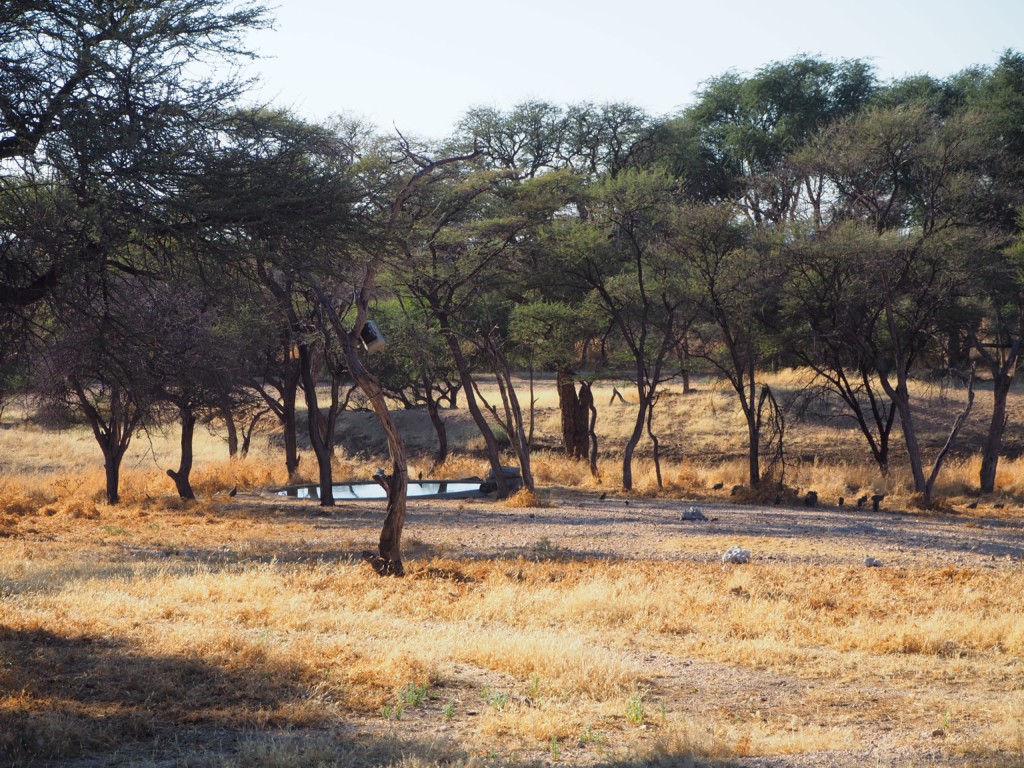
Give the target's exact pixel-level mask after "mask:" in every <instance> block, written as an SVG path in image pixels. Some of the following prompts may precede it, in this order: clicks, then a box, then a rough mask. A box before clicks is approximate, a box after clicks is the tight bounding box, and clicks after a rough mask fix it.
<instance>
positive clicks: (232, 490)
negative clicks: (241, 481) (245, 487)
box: [228, 485, 238, 496]
mask: <svg viewBox="0 0 1024 768" xmlns="http://www.w3.org/2000/svg"><path fill="white" fill-rule="evenodd" d="M236 493H238V486H237V485H236V486H235V487H234V488H232V489H231V490H230V491H228V496H234V495H235V494H236Z"/></svg>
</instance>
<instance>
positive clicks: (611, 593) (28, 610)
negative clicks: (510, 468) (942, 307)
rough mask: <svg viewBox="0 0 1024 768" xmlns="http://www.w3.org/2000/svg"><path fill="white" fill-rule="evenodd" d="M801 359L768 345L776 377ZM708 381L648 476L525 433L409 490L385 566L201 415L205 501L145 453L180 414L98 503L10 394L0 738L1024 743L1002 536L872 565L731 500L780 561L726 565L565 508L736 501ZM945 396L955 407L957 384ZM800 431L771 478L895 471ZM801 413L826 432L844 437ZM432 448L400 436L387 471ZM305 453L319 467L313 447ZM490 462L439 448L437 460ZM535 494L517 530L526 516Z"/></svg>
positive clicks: (314, 749)
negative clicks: (507, 485) (454, 492)
mask: <svg viewBox="0 0 1024 768" xmlns="http://www.w3.org/2000/svg"><path fill="white" fill-rule="evenodd" d="M798 383H799V375H798V374H796V373H792V372H786V373H784V374H780V375H779V376H778V378H777V379H774V380H773V382H772V385H773V387H774V388H776V389H777V390H779V391H781V390H784V389H785V387H787V386H792V387H795V386H797V384H798ZM602 389H603V388H596V392H597V393H598V397H597V401H598V406H599V408H601V413H602V419H603V421H604V427H603V429H605V430H606V431H605V432H604V433H603V435H602V440H603V444H605V445H608V446H613V445H615V443H616V441H617V440H621V439H622V438H623V434H624V431H628V429H629V428H631V426H632V424H631V420H630V413H629V411H628V408H627V407H623V406H618V405H615V406H608V405H607V402H608V398H609V397H610V387H609V388H607V391H606V392H605V391H602ZM621 389H623V388H621V387H620V390H621ZM623 392H624V394H625V391H624V390H623ZM544 396H545V397H548V398H549V399H550V395H549V394H545V395H544ZM933 396H934V399H935V402H936V404H937V405H936V407H937V408H938V407H939V401H940V399H941V393H935V394H934V395H933ZM731 402H732V401H731V399H730V397H729V394H728V392H726V391H724V390H721V389H720V388H707V389H705V390H702V391H698V392H697V393H695V394H694V395H692V396H687V397H683V396H681V395H672V396H668V397H666V399H665V401H664V402H662V403H661V404H660V405H659V407H664V408H665V410H664V411H663V421H661V422H660V425H661V426H659V427H658V428H659V429H661V430H663V431H664V434H663V436H662V439H663V441H665V443H666V444H675V445H679V444H685V445H690V444H691V443H692V444H694V445H698V444H700V445H704V444H711V443H714V444H715V445H717V446H733V447H732V448H729V449H728V450H724V451H722V453H721V454H718V453H715V454H709V453H708V452H706V451H705V452H701V451H699V450H694V451H687V452H686V453H685V455H683V454H678V453H676V454H672V453H671V452H670V455H669V456H668V457H667V458H666V459H665V462H664V464H663V467H662V470H663V475H664V483H665V488H663V489H661V490H659V489H658V488H657V484H656V481H655V474H654V468H653V466H652V463H651V460H650V458H649V456H645V455H641V456H640V457H639V458H638V460H637V463H636V465H635V469H634V476H635V479H636V488H635V490H634V492H633V493H632V494H628V495H624V494H621V492H619V491H618V490H617V477H618V473H619V471H620V467H619V464H618V461H617V460H616V459H615V458H614V456H613V455H608V454H606V457H605V458H603V459H602V460H601V462H600V467H599V469H600V472H599V477H597V478H594V477H592V476H591V474H590V472H589V470H588V468H587V467H586V465H585V464H581V463H579V462H574V461H570V460H568V459H566V458H564V457H563V456H561V455H559V454H557V453H554V452H548V453H545V452H540V453H538V454H537V456H536V457H535V460H534V469H535V474H536V479H537V482H538V488H539V490H538V492H537V493H536V494H530V493H526V492H523V493H521V494H517V495H516V496H514V497H512V498H511V499H509V500H508V501H506V502H504V503H503V504H502V505H492V504H488V503H484V504H480V503H466V504H463V503H456V502H452V503H448V504H441V503H435V504H434V505H432V506H424V507H422V508H421V507H416V508H414V509H413V510H412V514H411V516H410V519H409V521H408V523H407V529H406V551H407V556H408V562H407V568H408V576H407V578H405V579H402V580H396V579H380V578H378V577H377V576H376V574H375V573H374V572H373V571H372V570H371V569H369V568H367V567H366V566H365V564H363V563H362V562H361V560H360V559H359V558H358V552H359V551H360V550H362V549H365V548H367V547H368V546H372V542H373V541H374V537H375V535H376V531H377V529H378V527H379V524H380V519H379V514H378V513H379V512H380V510H379V509H376V507H370V506H362V507H361V506H359V505H358V504H355V505H349V506H347V507H342V508H340V509H339V511H338V512H336V513H335V514H333V515H331V516H329V517H324V516H320V515H318V514H317V511H318V510H317V508H316V507H313V506H310V505H305V504H302V503H298V502H284V501H279V500H277V499H272V498H263V497H259V496H256V495H254V494H250V493H249V492H250V491H255V490H258V489H260V488H263V487H266V486H270V485H274V484H278V483H282V482H284V480H285V478H284V477H283V466H282V462H281V461H280V458H279V457H278V456H277V454H276V450H275V449H274V448H272V447H271V446H270V444H269V443H268V444H263V443H261V444H259V445H257V446H256V447H255V448H254V452H253V455H251V456H250V457H248V458H247V459H246V460H244V461H229V460H227V458H226V448H225V447H224V445H223V443H222V442H221V441H220V440H218V439H217V438H215V437H213V436H209V435H203V436H201V438H200V441H199V445H198V449H199V450H198V452H197V467H196V471H195V474H194V476H193V479H194V484H195V486H196V489H197V491H198V492H199V494H200V496H201V498H200V500H199V501H196V502H191V503H185V502H182V501H180V500H177V499H176V498H174V497H173V495H172V492H173V485H172V483H171V482H170V480H169V479H168V478H166V477H165V476H164V475H163V471H164V469H166V468H167V467H169V466H174V465H175V463H176V462H175V456H174V451H175V441H176V440H175V436H174V435H155V436H153V438H152V439H151V440H145V441H142V442H139V443H138V444H137V445H136V447H135V448H134V449H133V451H132V453H131V454H130V456H129V458H128V459H127V460H126V465H125V469H124V474H123V488H122V490H123V498H124V502H123V503H122V504H120V505H118V506H117V507H110V506H107V505H106V504H104V503H103V500H102V499H103V474H102V471H101V468H100V467H99V466H98V462H97V456H98V452H97V450H96V448H95V445H94V444H93V443H92V441H91V438H90V437H89V435H88V434H85V433H84V432H83V431H82V430H67V431H65V432H62V433H59V434H54V433H47V432H45V431H42V430H39V429H36V428H32V427H30V426H26V425H24V424H21V423H11V422H9V423H6V424H4V428H3V429H0V455H3V456H4V460H3V462H4V463H3V475H2V477H0V763H4V764H12V765H25V766H28V765H32V764H36V763H45V762H47V761H48V762H50V763H52V764H74V761H76V760H82V761H83V762H82V765H86V764H89V763H87V762H84V761H86V760H87V759H91V758H92V757H96V759H97V760H99V761H105V762H102V764H105V765H140V766H148V765H152V766H157V765H168V764H175V765H189V766H232V767H233V766H238V767H239V768H241V767H242V766H247V767H249V768H273V767H276V766H291V765H312V766H366V765H393V766H403V767H405V768H421V767H424V768H425V767H426V766H439V765H449V766H467V767H468V766H474V767H475V766H485V765H497V764H502V765H533V764H544V763H556V762H557V763H563V764H568V765H597V764H600V765H611V766H622V768H627V767H629V768H638V767H639V766H641V765H664V766H668V765H711V764H721V765H728V764H732V765H735V764H736V763H735V761H736V760H737V759H741V758H759V759H760V760H762V763H760V764H764V765H772V764H773V761H775V760H782V759H785V760H786V761H787V763H786V764H787V765H796V766H812V765H818V764H832V765H862V764H864V763H865V761H868V762H869V764H871V763H876V764H883V765H936V764H939V765H946V764H956V762H957V761H958V760H959V761H962V762H963V764H965V765H977V764H990V765H1010V764H1020V763H1021V762H1024V726H1022V723H1024V693H1022V690H1021V686H1020V674H1021V670H1022V669H1024V610H1022V608H1021V605H1020V599H1019V596H1020V594H1021V593H1022V590H1024V572H1022V571H1021V569H1020V566H1019V563H1017V562H1010V561H1005V560H1000V561H994V560H993V561H991V562H989V561H986V560H983V559H982V558H981V557H980V556H976V557H974V556H972V558H973V559H968V560H965V561H963V562H960V561H958V560H955V559H952V556H951V557H949V558H946V559H945V560H943V561H942V562H941V563H938V562H936V563H932V562H926V561H925V560H924V559H917V560H907V561H906V563H905V564H903V565H900V566H899V567H886V568H881V569H876V568H870V569H869V568H864V567H859V566H856V565H854V563H859V562H860V560H862V559H863V549H862V547H863V545H862V544H861V543H860V542H858V541H854V540H852V539H849V538H846V537H844V534H843V533H842V532H841V531H836V532H834V533H828V534H826V533H816V534H814V535H810V534H806V533H803V532H801V531H800V530H799V529H793V530H788V531H785V532H781V533H780V532H773V531H770V530H768V529H765V530H754V529H753V528H751V529H750V530H749V531H746V532H741V533H738V534H737V535H736V536H735V537H734V538H733V539H730V540H729V542H728V543H730V544H736V545H740V546H744V547H747V548H749V549H751V550H753V551H755V552H772V553H774V554H775V556H776V557H777V558H779V560H778V561H768V560H760V561H755V562H754V563H751V564H748V565H746V566H743V567H725V566H723V565H722V564H721V562H720V561H719V560H718V558H717V555H716V554H712V556H710V557H709V556H708V553H719V552H721V551H722V549H723V543H722V539H721V537H720V536H719V535H718V534H717V533H716V531H715V529H714V528H713V527H712V528H701V529H691V530H686V531H675V530H673V531H667V530H661V529H659V532H658V533H657V534H650V533H647V534H641V533H632V532H626V533H619V532H615V531H613V530H612V527H611V521H612V519H613V518H612V515H611V513H610V512H607V511H606V509H605V507H601V508H600V510H598V511H595V512H594V513H593V514H595V515H598V516H600V517H601V518H602V519H601V521H600V522H593V521H592V520H590V518H588V517H587V516H586V514H584V512H585V509H584V512H581V511H580V510H579V509H575V511H574V508H573V507H572V506H571V503H572V502H571V499H572V498H574V497H575V498H583V499H591V500H596V499H597V497H598V495H599V494H601V493H609V494H611V495H613V496H615V497H616V499H625V500H632V502H633V506H632V507H630V509H634V510H635V509H637V508H639V507H641V506H643V505H646V504H652V505H656V504H665V505H669V506H667V507H665V508H666V509H671V508H672V507H671V501H670V500H671V499H680V498H685V499H689V500H694V499H700V498H703V499H706V500H709V501H708V503H710V502H711V501H713V500H716V499H717V500H718V501H728V500H729V499H730V496H729V494H730V489H731V487H732V486H733V485H739V484H742V483H743V481H744V475H745V464H744V461H743V459H742V451H741V450H740V451H736V450H735V446H740V448H742V432H741V431H740V434H739V437H737V435H736V434H735V432H736V429H737V421H736V419H735V414H734V413H731V411H730V410H729V409H730V403H731ZM541 403H545V406H544V407H549V408H550V407H553V406H552V405H551V404H550V403H548V402H547V401H544V400H541ZM943 407H946V408H947V409H948V410H951V411H952V410H955V409H956V407H957V406H956V403H955V398H954V397H952V396H950V397H949V399H948V403H947V405H946V406H943ZM976 407H979V406H976ZM1018 407H1019V406H1018ZM543 418H544V419H547V420H548V421H550V420H551V419H552V416H551V414H550V413H546V414H543ZM940 422H941V419H940V418H938V417H936V423H940ZM544 423H547V422H546V421H545V422H544ZM599 423H600V422H599ZM739 427H740V428H741V427H742V425H741V424H740V425H739ZM700 429H708V430H712V429H714V430H717V431H715V432H711V433H709V434H706V435H701V436H700V437H699V438H698V436H697V430H700ZM793 429H794V432H795V435H794V437H795V439H796V440H798V441H799V445H801V446H802V448H803V449H806V450H802V453H804V454H806V455H807V456H809V458H804V459H802V460H799V461H795V462H794V463H793V465H792V466H791V468H790V474H789V475H788V478H789V482H790V483H791V484H792V485H793V486H794V487H799V488H802V489H808V488H814V489H815V490H817V491H818V493H819V495H820V497H821V498H822V500H823V503H825V504H827V505H829V506H834V504H835V500H836V499H837V498H838V497H839V496H845V497H847V498H852V497H853V495H854V494H860V493H864V492H867V491H869V490H870V491H873V492H874V491H877V492H884V493H886V494H888V495H889V496H890V498H892V499H895V501H894V502H893V504H894V505H898V504H899V503H901V500H903V499H909V498H910V493H909V483H908V478H907V476H906V471H905V469H904V468H902V467H900V466H897V467H895V468H894V470H893V472H891V473H890V475H889V476H888V477H885V478H882V477H880V476H879V475H878V473H877V472H876V471H875V470H873V469H872V467H871V466H870V465H869V464H867V463H865V462H864V461H863V460H857V459H856V456H857V455H858V448H857V447H856V445H855V444H851V443H850V439H851V438H850V433H849V432H848V431H845V430H842V429H839V428H838V427H837V426H836V425H835V424H831V423H830V424H826V425H816V424H811V425H804V426H802V427H799V428H798V427H794V428H793ZM616 430H618V431H616ZM701 441H705V442H701ZM816 441H820V445H822V446H824V447H825V448H828V449H829V450H831V449H832V448H833V447H834V446H835V445H836V444H838V443H840V442H843V443H844V444H845V445H847V448H846V450H845V452H844V453H843V454H842V456H841V457H840V458H838V459H836V458H834V457H835V454H833V453H830V452H829V450H824V449H822V450H818V449H813V448H812V447H813V446H815V445H818V444H819V442H816ZM894 450H897V449H895V448H894ZM354 455H355V454H354V452H351V451H339V455H338V458H337V467H336V469H337V472H338V476H339V478H340V477H353V478H362V477H365V476H368V475H369V473H370V472H372V469H373V466H374V462H372V461H371V462H369V463H366V462H363V461H359V460H356V459H354V458H352V457H353V456H354ZM829 457H833V458H829ZM431 465H432V462H431V459H430V458H429V457H428V456H424V457H416V458H414V460H413V461H412V462H411V471H412V473H413V474H415V473H416V472H417V471H423V472H425V473H426V472H427V471H428V470H430V469H431ZM302 466H303V468H304V469H305V470H306V471H307V472H309V471H311V469H312V468H313V467H314V466H315V463H314V461H313V458H312V456H304V457H303V465H302ZM977 470H978V459H977V458H976V457H975V456H973V455H971V454H970V453H968V454H965V455H960V456H957V457H955V458H954V459H953V460H952V461H951V463H950V464H949V466H948V467H947V470H946V472H945V474H944V477H943V480H942V487H941V489H940V491H941V493H943V494H944V495H946V496H947V497H949V501H947V503H948V504H950V505H957V504H960V503H962V501H964V500H966V499H967V498H968V497H969V496H970V495H971V494H972V493H973V491H972V488H973V485H974V477H975V476H976V474H977ZM484 471H486V467H485V465H484V463H483V462H482V461H481V460H480V458H479V457H477V456H471V455H468V454H466V453H456V454H455V455H453V456H452V457H451V458H450V459H449V460H448V462H446V464H445V465H444V466H443V467H440V468H434V472H433V474H434V475H435V476H438V477H449V478H454V477H464V476H471V475H480V474H482V473H483V472H484ZM717 484H721V485H722V486H723V487H722V489H721V490H715V489H714V486H715V485H717ZM999 484H1000V494H999V495H998V496H997V497H996V498H993V499H989V500H985V503H984V504H983V505H982V506H981V509H980V510H976V511H975V513H974V514H976V515H985V516H984V517H978V518H975V519H976V520H978V522H977V523H976V524H977V525H985V526H988V525H992V524H994V523H993V521H994V520H995V517H994V515H993V512H995V511H996V510H994V509H993V507H992V505H993V504H995V503H1004V504H1005V506H1004V507H1003V508H1002V509H1000V510H998V513H999V514H1000V515H1002V516H1003V519H1002V521H1000V522H1013V520H1014V516H1015V515H1017V514H1018V513H1017V505H1018V504H1019V500H1020V499H1021V497H1022V496H1024V462H1021V461H1020V460H1015V461H1004V462H1003V464H1002V467H1001V471H1000V477H999ZM236 486H237V487H239V488H240V489H241V492H240V494H239V495H238V496H237V497H236V498H231V497H229V496H228V494H227V491H228V490H229V489H231V488H233V487H236ZM552 486H560V487H561V488H562V489H565V488H572V489H574V490H573V492H572V494H567V492H565V491H564V490H562V491H557V489H552ZM566 499H570V502H567V501H566ZM595 503H596V502H595ZM617 503H618V504H620V505H621V504H622V502H621V501H618V502H617ZM688 503H689V502H688ZM567 504H569V506H566V505H567ZM888 505H889V504H888V502H887V506H888ZM651 508H652V509H656V508H659V507H656V506H652V507H651ZM615 509H625V507H622V506H618V507H615ZM631 514H635V515H638V516H642V515H644V514H645V513H644V512H643V511H642V510H641V511H637V512H635V513H631ZM646 514H651V513H649V512H648V513H646ZM756 514H760V515H765V516H767V515H770V511H762V512H759V513H756ZM528 516H529V517H528ZM527 519H535V521H536V523H537V525H538V526H540V527H537V528H531V529H530V530H529V531H527V529H526V522H525V521H526V520H527ZM541 520H546V521H548V522H541ZM964 521H968V518H961V522H959V523H957V525H961V526H963V525H964ZM963 530H964V535H965V536H968V535H969V533H970V531H971V530H972V529H970V528H964V529H963ZM641 535H642V536H643V539H642V540H637V538H636V537H637V536H641ZM623 542H626V543H627V544H630V545H631V546H633V547H634V549H630V548H628V547H627V546H626V544H623ZM966 546H967V545H966V544H965V551H967V550H966ZM635 551H642V552H643V553H644V556H643V557H642V558H639V559H638V558H637V557H636V555H635V554H632V553H633V552H635ZM496 552H497V554H495V553H496ZM581 552H585V553H587V554H585V555H584V554H578V553H581ZM780 563H783V564H784V565H783V564H780ZM716 761H721V762H720V763H716ZM95 764H101V763H100V762H97V763H95Z"/></svg>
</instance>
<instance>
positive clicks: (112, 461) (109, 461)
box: [103, 448, 122, 505]
mask: <svg viewBox="0 0 1024 768" xmlns="http://www.w3.org/2000/svg"><path fill="white" fill-rule="evenodd" d="M121 458H122V457H121V456H118V455H116V451H112V450H108V449H107V448H104V449H103V472H104V475H105V477H106V481H107V488H106V490H107V504H110V505H114V504H117V503H118V502H119V501H120V500H121V495H120V491H119V486H120V477H121Z"/></svg>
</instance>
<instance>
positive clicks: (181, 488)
mask: <svg viewBox="0 0 1024 768" xmlns="http://www.w3.org/2000/svg"><path fill="white" fill-rule="evenodd" d="M180 416H181V458H180V460H179V462H178V469H177V471H175V470H173V469H168V470H167V476H168V477H169V478H171V480H173V481H174V487H175V488H176V489H177V490H178V496H180V497H181V498H183V499H194V498H195V497H196V494H195V492H194V491H193V490H192V483H191V482H190V481H189V475H190V474H191V473H192V438H193V436H194V435H195V430H196V415H195V413H194V412H193V410H192V409H191V408H189V407H187V406H184V407H182V408H181V409H180Z"/></svg>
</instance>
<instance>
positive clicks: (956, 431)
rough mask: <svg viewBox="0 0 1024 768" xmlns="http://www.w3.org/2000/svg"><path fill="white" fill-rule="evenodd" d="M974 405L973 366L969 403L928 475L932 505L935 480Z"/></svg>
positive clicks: (926, 496) (926, 498)
mask: <svg viewBox="0 0 1024 768" xmlns="http://www.w3.org/2000/svg"><path fill="white" fill-rule="evenodd" d="M973 405H974V367H973V366H972V367H971V378H970V381H969V382H968V384H967V405H966V406H965V407H964V410H963V411H962V412H961V413H960V415H959V416H957V418H956V421H955V422H953V428H952V429H951V430H950V432H949V437H948V438H947V439H946V444H945V445H943V446H942V450H941V451H939V455H938V456H936V457H935V463H934V464H933V465H932V471H931V474H929V475H928V480H927V482H926V483H925V489H924V503H925V504H926V505H929V506H930V505H931V503H932V490H933V489H934V487H935V481H936V480H937V479H938V477H939V470H941V469H942V463H943V462H944V461H945V460H946V455H947V454H948V453H949V449H950V448H952V447H953V443H954V442H955V441H956V438H957V435H959V434H960V429H961V428H962V427H963V425H964V424H965V423H966V421H967V417H968V416H970V414H971V407H972V406H973Z"/></svg>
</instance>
